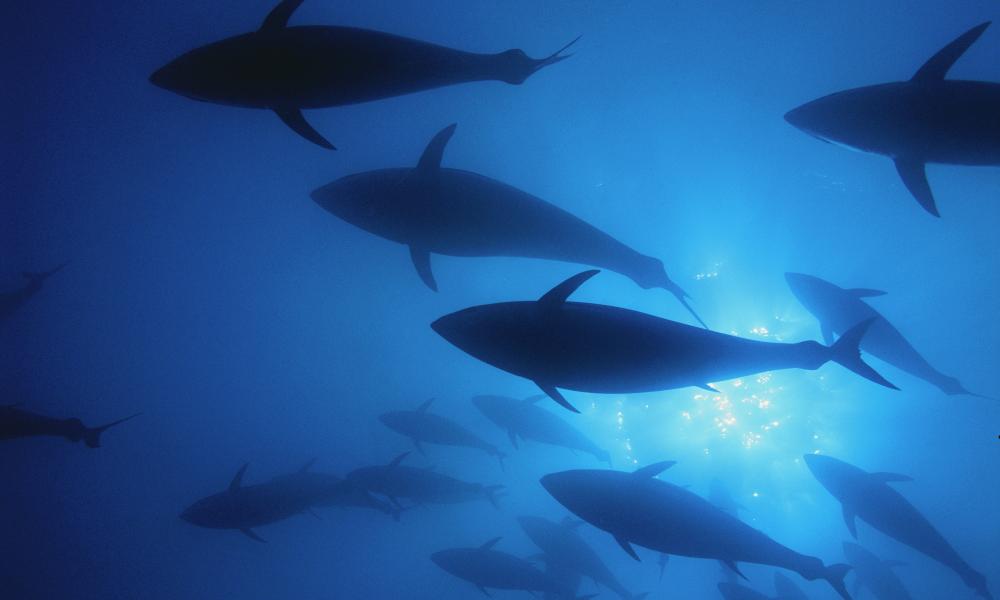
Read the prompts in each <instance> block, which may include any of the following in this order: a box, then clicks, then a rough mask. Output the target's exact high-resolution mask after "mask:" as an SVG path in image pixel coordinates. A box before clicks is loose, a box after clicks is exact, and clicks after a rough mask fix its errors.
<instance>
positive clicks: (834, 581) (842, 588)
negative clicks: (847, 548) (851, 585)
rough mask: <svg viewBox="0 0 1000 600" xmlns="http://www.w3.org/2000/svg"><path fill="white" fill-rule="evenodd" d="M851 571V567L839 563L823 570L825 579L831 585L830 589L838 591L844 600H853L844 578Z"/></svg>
mask: <svg viewBox="0 0 1000 600" xmlns="http://www.w3.org/2000/svg"><path fill="white" fill-rule="evenodd" d="M850 570H851V565H845V564H842V563H838V564H835V565H830V566H828V567H824V568H823V579H825V580H826V582H827V583H829V584H830V587H832V588H833V589H835V590H837V593H838V594H840V597H841V598H843V599H844V600H851V595H850V594H848V593H847V585H845V584H844V577H846V576H847V572H848V571H850Z"/></svg>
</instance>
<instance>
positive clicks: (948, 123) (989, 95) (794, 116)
mask: <svg viewBox="0 0 1000 600" xmlns="http://www.w3.org/2000/svg"><path fill="white" fill-rule="evenodd" d="M988 26H989V22H987V23H983V24H981V25H977V26H976V27H973V28H972V29H970V30H969V31H967V32H965V33H964V34H962V35H961V36H959V37H958V38H957V39H955V40H954V41H953V42H951V43H950V44H948V45H947V46H945V47H944V48H942V49H941V50H940V51H939V52H938V53H937V54H935V55H934V56H932V57H931V58H930V60H928V61H927V62H926V63H924V65H923V66H922V67H920V69H919V70H918V71H917V73H916V74H915V75H914V76H913V77H912V78H911V79H910V80H909V81H901V82H896V83H884V84H880V85H871V86H867V87H861V88H855V89H852V90H847V91H844V92H837V93H836V94H831V95H829V96H825V97H823V98H820V99H819V100H813V101H812V102H809V103H807V104H803V105H802V106H800V107H798V108H796V109H794V110H792V111H790V112H789V113H788V114H786V115H785V120H786V121H788V122H789V123H791V124H792V125H794V126H795V127H798V128H799V129H801V130H802V131H805V132H806V133H808V134H810V135H812V136H815V137H817V138H819V139H821V140H823V141H827V142H833V143H835V144H839V145H843V146H847V147H849V148H853V149H856V150H861V151H863V152H874V153H876V154H882V155H885V156H887V157H889V158H891V159H892V160H893V161H894V162H895V163H896V170H897V171H898V172H899V176H900V177H901V178H902V179H903V183H904V184H905V185H906V187H907V189H909V190H910V193H911V194H913V197H914V198H916V199H917V201H918V202H920V205H921V206H923V207H924V209H925V210H926V211H927V212H929V213H931V214H932V215H934V216H935V217H937V216H940V215H939V214H938V209H937V206H936V205H935V203H934V195H933V194H932V193H931V187H930V185H929V184H928V183H927V174H926V172H925V167H926V165H927V163H945V164H952V165H1000V84H996V83H987V82H984V81H956V80H948V79H945V76H946V75H947V74H948V70H949V69H950V68H951V66H952V65H953V64H955V61H957V60H958V59H959V58H960V57H961V56H962V54H964V53H965V51H966V50H968V48H969V46H971V45H972V43H973V42H975V41H976V40H977V39H978V38H979V36H980V35H981V34H982V33H983V31H985V30H986V28H987V27H988Z"/></svg>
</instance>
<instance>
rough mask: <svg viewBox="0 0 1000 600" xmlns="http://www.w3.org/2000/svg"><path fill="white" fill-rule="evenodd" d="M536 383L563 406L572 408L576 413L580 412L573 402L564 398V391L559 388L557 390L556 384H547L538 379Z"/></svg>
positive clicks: (568, 408)
mask: <svg viewBox="0 0 1000 600" xmlns="http://www.w3.org/2000/svg"><path fill="white" fill-rule="evenodd" d="M535 383H536V384H537V385H538V387H540V388H541V389H542V391H543V392H545V393H546V394H547V395H548V396H549V398H552V399H553V400H555V401H556V402H557V403H559V405H560V406H562V407H563V408H565V409H567V410H571V411H573V412H575V413H579V412H580V411H578V410H577V409H576V407H574V406H573V405H572V404H570V403H569V402H568V401H567V400H566V398H563V395H562V393H561V392H560V391H559V390H557V389H556V387H555V386H554V385H545V384H543V383H540V382H538V381H536V382H535Z"/></svg>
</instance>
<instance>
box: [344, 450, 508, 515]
mask: <svg viewBox="0 0 1000 600" xmlns="http://www.w3.org/2000/svg"><path fill="white" fill-rule="evenodd" d="M407 455H409V452H404V453H403V454H400V455H399V456H397V457H396V458H395V459H393V460H392V462H390V463H389V464H387V465H380V466H372V467H361V468H359V469H355V470H353V471H351V472H350V473H348V474H347V480H348V481H350V482H352V483H354V484H355V485H359V486H361V487H363V488H365V489H367V490H368V491H370V492H372V493H375V494H380V495H382V496H385V497H386V498H388V499H389V501H390V502H392V503H393V504H394V505H396V506H397V507H399V508H403V505H402V504H401V503H400V502H399V500H400V498H403V499H406V500H409V501H410V502H412V503H414V504H418V505H419V504H458V503H462V502H473V501H476V500H486V501H488V502H489V503H490V504H492V505H493V506H494V507H495V508H499V507H500V505H499V504H498V503H497V499H498V492H499V491H500V490H502V489H503V487H504V486H502V485H482V484H479V483H470V482H467V481H462V480H461V479H456V478H454V477H450V476H448V475H445V474H443V473H438V472H436V471H435V470H434V469H432V468H422V469H421V468H416V467H407V466H405V465H401V464H400V463H401V462H403V459H405V458H406V457H407Z"/></svg>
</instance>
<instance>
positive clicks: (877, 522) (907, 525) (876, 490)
mask: <svg viewBox="0 0 1000 600" xmlns="http://www.w3.org/2000/svg"><path fill="white" fill-rule="evenodd" d="M803 458H804V459H805V461H806V465H807V466H808V467H809V470H810V471H812V474H813V475H814V476H815V477H816V479H817V480H819V482H820V483H821V484H823V487H825V488H826V489H827V491H829V492H830V493H831V494H833V497H834V498H836V499H837V500H838V501H840V504H841V505H842V506H843V509H844V522H845V523H847V528H848V529H849V530H850V532H851V535H853V536H854V537H855V538H857V537H858V532H857V529H856V527H855V523H854V518H855V517H860V518H861V520H862V521H864V522H866V523H868V524H869V525H871V526H872V527H874V528H875V529H878V530H879V531H881V532H882V533H884V534H886V535H888V536H889V537H891V538H893V539H895V540H897V541H899V542H901V543H903V544H906V545H907V546H910V547H911V548H913V549H915V550H918V551H920V552H923V553H924V554H926V555H927V556H929V557H931V558H933V559H934V560H936V561H938V562H940V563H941V564H943V565H945V566H946V567H948V568H950V569H951V570H953V571H955V572H956V573H958V575H959V576H960V577H961V578H962V581H964V582H965V585H967V586H969V587H970V588H972V589H973V590H975V591H976V592H977V593H978V594H979V595H980V596H982V597H984V598H989V599H992V598H993V596H992V595H990V592H989V589H988V588H987V586H986V577H984V576H983V574H982V573H979V572H978V571H975V570H974V569H973V568H972V567H970V566H969V564H968V563H966V562H965V561H964V560H962V557H960V556H959V555H958V553H957V552H956V551H955V549H954V548H952V547H951V544H949V543H948V542H947V541H946V540H945V539H944V537H943V536H942V535H941V534H940V533H939V532H938V530H937V529H935V528H934V526H933V525H931V523H930V521H928V520H927V518H926V517H924V516H923V515H922V514H920V511H918V510H917V509H916V508H914V506H913V505H912V504H910V503H909V502H908V501H907V500H906V498H903V496H902V495H900V493H899V492H897V491H896V490H894V489H892V488H891V487H889V486H888V485H886V484H887V483H888V482H892V481H912V479H911V478H910V477H907V476H906V475H899V474H896V473H867V472H865V471H862V470H861V469H859V468H858V467H855V466H854V465H851V464H848V463H846V462H844V461H842V460H838V459H836V458H833V457H831V456H825V455H822V454H806V455H805V456H804V457H803Z"/></svg>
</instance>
